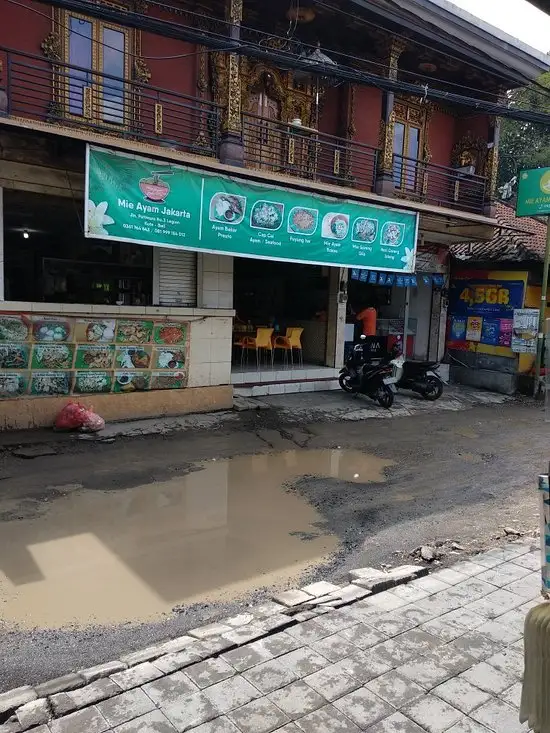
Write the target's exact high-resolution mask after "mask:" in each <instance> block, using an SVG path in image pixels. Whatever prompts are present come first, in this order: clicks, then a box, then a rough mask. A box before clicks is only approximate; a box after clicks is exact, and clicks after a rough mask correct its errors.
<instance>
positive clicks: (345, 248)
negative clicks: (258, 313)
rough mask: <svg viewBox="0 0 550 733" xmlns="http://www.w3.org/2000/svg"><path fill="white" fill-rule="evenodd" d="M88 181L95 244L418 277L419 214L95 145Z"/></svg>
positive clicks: (87, 225) (88, 219) (87, 218)
mask: <svg viewBox="0 0 550 733" xmlns="http://www.w3.org/2000/svg"><path fill="white" fill-rule="evenodd" d="M85 185H86V206H85V207H84V233H85V236H86V237H89V238H99V239H102V240H109V239H112V240H114V241H120V242H138V243H140V244H147V245H152V246H161V247H174V248H183V249H191V250H195V251H203V252H214V253H224V254H237V255H241V256H243V257H254V258H260V259H267V260H284V261H287V262H304V263H310V264H318V265H332V266H339V267H355V268H368V269H370V270H376V271H378V270H384V271H393V272H407V273H409V272H414V266H415V256H416V242H417V230H418V215H417V214H416V213H414V212H409V211H402V210H399V209H389V208H387V207H378V206H373V205H371V204H366V203H365V204H363V203H359V202H357V201H349V200H344V199H336V198H330V197H327V196H317V195H314V194H309V193H305V192H304V193H303V192H300V191H294V190H290V189H285V188H278V187H276V186H265V185H262V184H258V183H254V182H251V181H248V180H245V179H243V178H238V177H230V176H226V175H221V174H217V175H216V174H213V173H207V172H204V171H198V170H195V169H191V168H186V167H185V166H182V165H176V164H172V163H169V162H166V161H160V160H153V159H150V158H145V157H142V156H138V155H129V154H126V153H122V152H120V151H113V150H106V149H103V148H97V147H95V146H88V148H87V160H86V183H85ZM374 278H375V279H374V282H376V274H374ZM143 343H145V341H144V342H143Z"/></svg>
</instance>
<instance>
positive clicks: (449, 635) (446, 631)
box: [420, 613, 468, 642]
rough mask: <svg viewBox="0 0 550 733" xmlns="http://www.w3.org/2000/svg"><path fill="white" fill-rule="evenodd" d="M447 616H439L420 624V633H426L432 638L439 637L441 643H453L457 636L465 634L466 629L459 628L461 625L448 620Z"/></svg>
mask: <svg viewBox="0 0 550 733" xmlns="http://www.w3.org/2000/svg"><path fill="white" fill-rule="evenodd" d="M449 615H450V614H448V613H447V614H444V615H443V616H439V617H438V618H433V619H432V620H431V621H427V622H426V623H425V624H422V626H421V627H420V629H421V630H422V631H426V632H427V633H428V634H431V635H432V636H437V637H439V638H440V639H441V640H442V641H446V642H449V641H454V640H455V639H457V638H458V637H459V636H462V635H463V634H465V633H466V631H468V629H467V628H466V627H465V626H461V624H459V623H457V622H456V621H453V620H452V619H449V618H448V617H449Z"/></svg>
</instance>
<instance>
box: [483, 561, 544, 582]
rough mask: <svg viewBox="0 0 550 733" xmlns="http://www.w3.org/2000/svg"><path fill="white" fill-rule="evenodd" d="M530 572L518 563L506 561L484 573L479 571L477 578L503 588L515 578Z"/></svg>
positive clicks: (517, 578) (518, 578)
mask: <svg viewBox="0 0 550 733" xmlns="http://www.w3.org/2000/svg"><path fill="white" fill-rule="evenodd" d="M530 574H531V571H530V570H527V569H526V568H522V567H521V566H520V565H515V564H514V563H511V562H508V563H504V564H503V565H498V566H497V567H496V568H492V569H491V570H486V571H485V572H484V573H480V574H479V575H478V576H477V578H478V580H484V581H485V582H487V583H491V584H492V585H494V586H496V587H497V588H503V587H504V586H505V585H509V584H510V583H513V582H514V581H515V580H520V579H521V578H524V577H525V576H526V575H530Z"/></svg>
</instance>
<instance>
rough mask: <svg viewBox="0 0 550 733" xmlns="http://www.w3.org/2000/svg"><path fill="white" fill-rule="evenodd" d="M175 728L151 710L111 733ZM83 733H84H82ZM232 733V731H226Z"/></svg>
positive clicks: (171, 732)
mask: <svg viewBox="0 0 550 733" xmlns="http://www.w3.org/2000/svg"><path fill="white" fill-rule="evenodd" d="M175 730H176V729H175V728H174V726H173V725H172V723H170V721H169V720H168V718H167V717H166V716H165V715H163V713H162V712H161V711H160V710H153V712H152V713H146V714H145V715H141V716H140V717H139V718H134V720H131V721H129V722H128V723H123V724H122V725H119V726H118V727H117V728H115V729H114V732H113V733H175ZM82 733H84V731H83V732H82ZM228 733H233V731H228Z"/></svg>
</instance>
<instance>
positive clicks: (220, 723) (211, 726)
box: [193, 715, 240, 733]
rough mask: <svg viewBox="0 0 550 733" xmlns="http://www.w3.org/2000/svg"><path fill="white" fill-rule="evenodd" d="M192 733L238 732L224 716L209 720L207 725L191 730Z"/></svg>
mask: <svg viewBox="0 0 550 733" xmlns="http://www.w3.org/2000/svg"><path fill="white" fill-rule="evenodd" d="M193 733H240V731H239V729H238V728H237V726H236V725H234V724H233V723H232V722H231V721H230V720H229V718H226V717H225V715H224V716H223V717H221V718H216V719H215V720H211V721H210V722H209V723H203V724H202V725H199V727H198V728H193Z"/></svg>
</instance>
